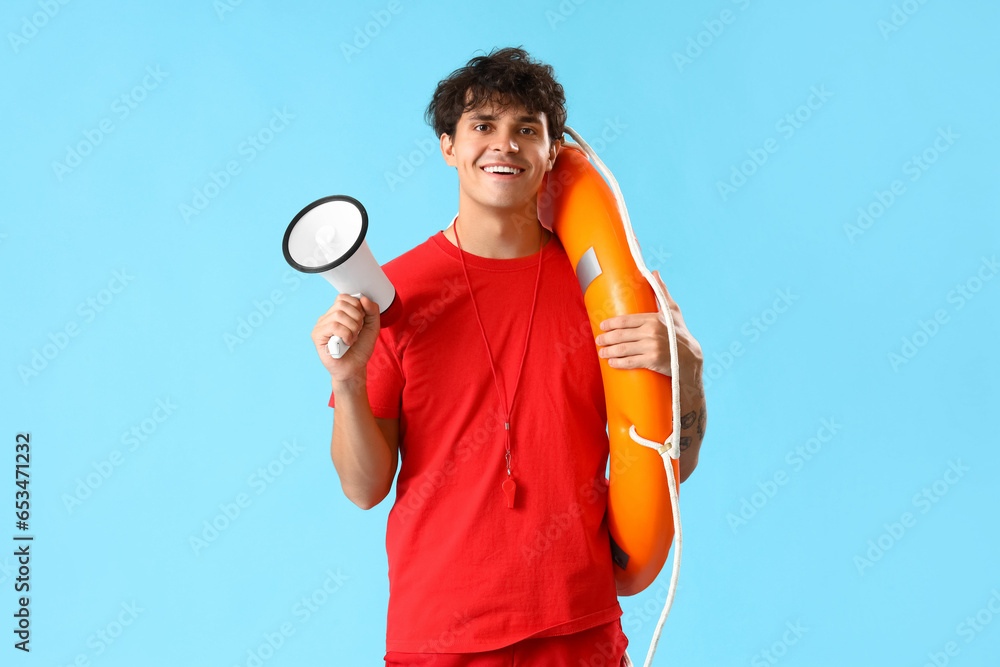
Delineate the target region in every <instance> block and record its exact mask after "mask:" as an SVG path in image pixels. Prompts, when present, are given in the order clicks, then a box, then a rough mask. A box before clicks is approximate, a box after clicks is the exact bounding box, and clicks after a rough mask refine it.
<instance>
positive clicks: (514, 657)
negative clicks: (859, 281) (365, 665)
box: [385, 619, 630, 667]
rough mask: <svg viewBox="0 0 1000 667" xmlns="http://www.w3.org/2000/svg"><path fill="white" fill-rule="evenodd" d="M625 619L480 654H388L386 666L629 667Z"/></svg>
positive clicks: (524, 640) (530, 640)
mask: <svg viewBox="0 0 1000 667" xmlns="http://www.w3.org/2000/svg"><path fill="white" fill-rule="evenodd" d="M627 646H628V639H627V638H626V637H625V633H624V632H622V623H621V619H618V620H615V621H612V622H611V623H606V624H605V625H599V626H597V627H596V628H590V629H589V630H582V631H580V632H575V633H573V634H571V635H558V636H555V637H537V638H534V639H532V638H528V639H522V640H521V641H519V642H517V643H516V644H511V645H510V646H505V647H504V648H499V649H496V650H495V651H483V652H479V653H400V652H399V651H389V652H388V653H386V654H385V667H626V666H627V665H628V664H630V663H627V662H626V661H625V648H626V647H627Z"/></svg>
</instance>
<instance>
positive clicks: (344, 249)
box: [281, 195, 399, 359]
mask: <svg viewBox="0 0 1000 667" xmlns="http://www.w3.org/2000/svg"><path fill="white" fill-rule="evenodd" d="M367 233H368V212H367V211H366V210H365V207H364V206H362V205H361V202H359V201H358V200H357V199H355V198H353V197H348V196H347V195H333V196H332V197H324V198H322V199H317V200H316V201H314V202H313V203H311V204H309V205H308V206H306V207H305V208H304V209H302V210H301V211H299V213H298V215H296V216H295V217H294V218H292V222H291V223H290V224H289V225H288V229H286V230H285V238H284V239H283V240H282V242H281V251H282V253H283V254H284V255H285V261H287V262H288V263H289V264H290V265H291V267H292V268H293V269H295V270H296V271H301V272H302V273H318V274H320V275H321V276H323V277H324V278H326V279H327V281H329V283H330V284H331V285H333V286H334V288H336V290H337V291H338V292H341V293H347V294H350V295H351V296H354V297H358V298H360V297H361V296H362V295H364V296H366V297H368V298H369V299H371V300H372V301H374V302H375V303H377V304H378V305H379V311H380V314H379V319H380V322H381V325H382V326H387V325H388V324H391V321H388V320H387V318H386V317H385V314H386V312H387V311H388V310H389V309H390V307H393V306H395V307H394V308H393V312H398V310H399V307H398V305H396V304H397V301H398V299H397V298H396V289H395V288H394V287H393V286H392V283H391V282H389V279H388V278H387V277H386V275H385V273H384V272H383V271H382V268H381V267H380V266H379V265H378V262H376V261H375V257H374V255H372V251H371V250H370V249H369V248H368V242H367V241H365V235H366V234H367ZM389 319H392V318H389ZM349 347H350V346H349V345H347V344H345V343H344V341H343V339H341V338H340V336H334V337H332V338H331V339H330V342H329V343H327V346H326V349H327V351H328V352H329V353H330V356H332V357H334V358H336V359H339V358H340V357H342V356H343V355H344V353H345V352H347V350H348V348H349Z"/></svg>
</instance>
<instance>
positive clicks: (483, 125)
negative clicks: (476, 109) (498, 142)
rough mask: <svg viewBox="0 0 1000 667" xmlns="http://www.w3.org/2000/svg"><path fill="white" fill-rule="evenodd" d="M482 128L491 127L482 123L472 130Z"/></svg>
mask: <svg viewBox="0 0 1000 667" xmlns="http://www.w3.org/2000/svg"><path fill="white" fill-rule="evenodd" d="M481 127H489V125H487V124H486V123H480V124H479V125H476V126H475V127H474V128H472V129H473V130H478V129H479V128H481Z"/></svg>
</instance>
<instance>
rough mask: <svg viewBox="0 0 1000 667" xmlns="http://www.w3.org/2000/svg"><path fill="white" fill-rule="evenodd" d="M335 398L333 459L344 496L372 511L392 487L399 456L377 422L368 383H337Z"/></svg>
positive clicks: (334, 387)
mask: <svg viewBox="0 0 1000 667" xmlns="http://www.w3.org/2000/svg"><path fill="white" fill-rule="evenodd" d="M333 396H334V403H335V405H336V407H335V408H334V415H333V438H332V440H331V442H330V456H331V458H332V459H333V465H334V467H335V468H336V469H337V474H338V475H339V476H340V486H341V488H342V489H343V491H344V495H345V496H347V498H348V499H349V500H350V501H351V502H353V503H354V504H355V505H357V506H358V507H360V508H361V509H370V508H371V507H374V506H375V505H377V504H378V503H379V502H381V501H382V499H383V498H385V497H386V495H387V494H388V493H389V489H390V488H392V478H393V475H394V474H395V456H394V453H393V452H392V449H391V448H390V446H389V443H388V442H387V441H386V439H385V436H384V435H383V434H382V431H381V429H379V427H378V424H377V423H376V422H375V415H374V414H373V413H372V409H371V404H370V403H369V402H368V389H367V387H366V385H365V381H364V380H361V381H356V382H349V383H344V384H337V383H334V384H333Z"/></svg>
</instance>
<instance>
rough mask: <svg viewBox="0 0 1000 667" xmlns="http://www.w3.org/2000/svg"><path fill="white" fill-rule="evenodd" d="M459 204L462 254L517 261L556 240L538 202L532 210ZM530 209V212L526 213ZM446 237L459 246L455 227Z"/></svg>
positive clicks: (458, 221) (446, 232) (447, 231)
mask: <svg viewBox="0 0 1000 667" xmlns="http://www.w3.org/2000/svg"><path fill="white" fill-rule="evenodd" d="M462 203H463V202H459V207H458V220H457V221H456V224H457V225H458V227H459V230H458V234H459V236H460V237H461V241H462V246H461V247H462V251H463V252H467V253H469V254H470V255H477V256H479V257H488V258H490V259H517V258H518V257H526V256H528V255H532V254H534V253H536V252H538V249H539V248H540V247H541V246H542V245H544V243H545V242H547V241H548V240H549V238H550V237H551V236H552V232H550V231H549V230H548V229H546V228H545V227H543V226H542V224H541V223H540V222H539V221H538V215H537V211H536V208H535V206H534V202H532V205H531V206H530V207H523V206H522V207H521V208H520V209H512V210H503V209H501V210H498V209H484V208H482V207H477V206H463V205H462ZM526 208H530V210H527V211H526V210H525V209H526ZM444 236H445V238H447V239H448V240H449V241H451V243H452V245H455V246H457V245H458V240H457V239H456V237H455V225H454V224H453V225H450V226H449V227H448V229H446V230H444Z"/></svg>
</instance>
